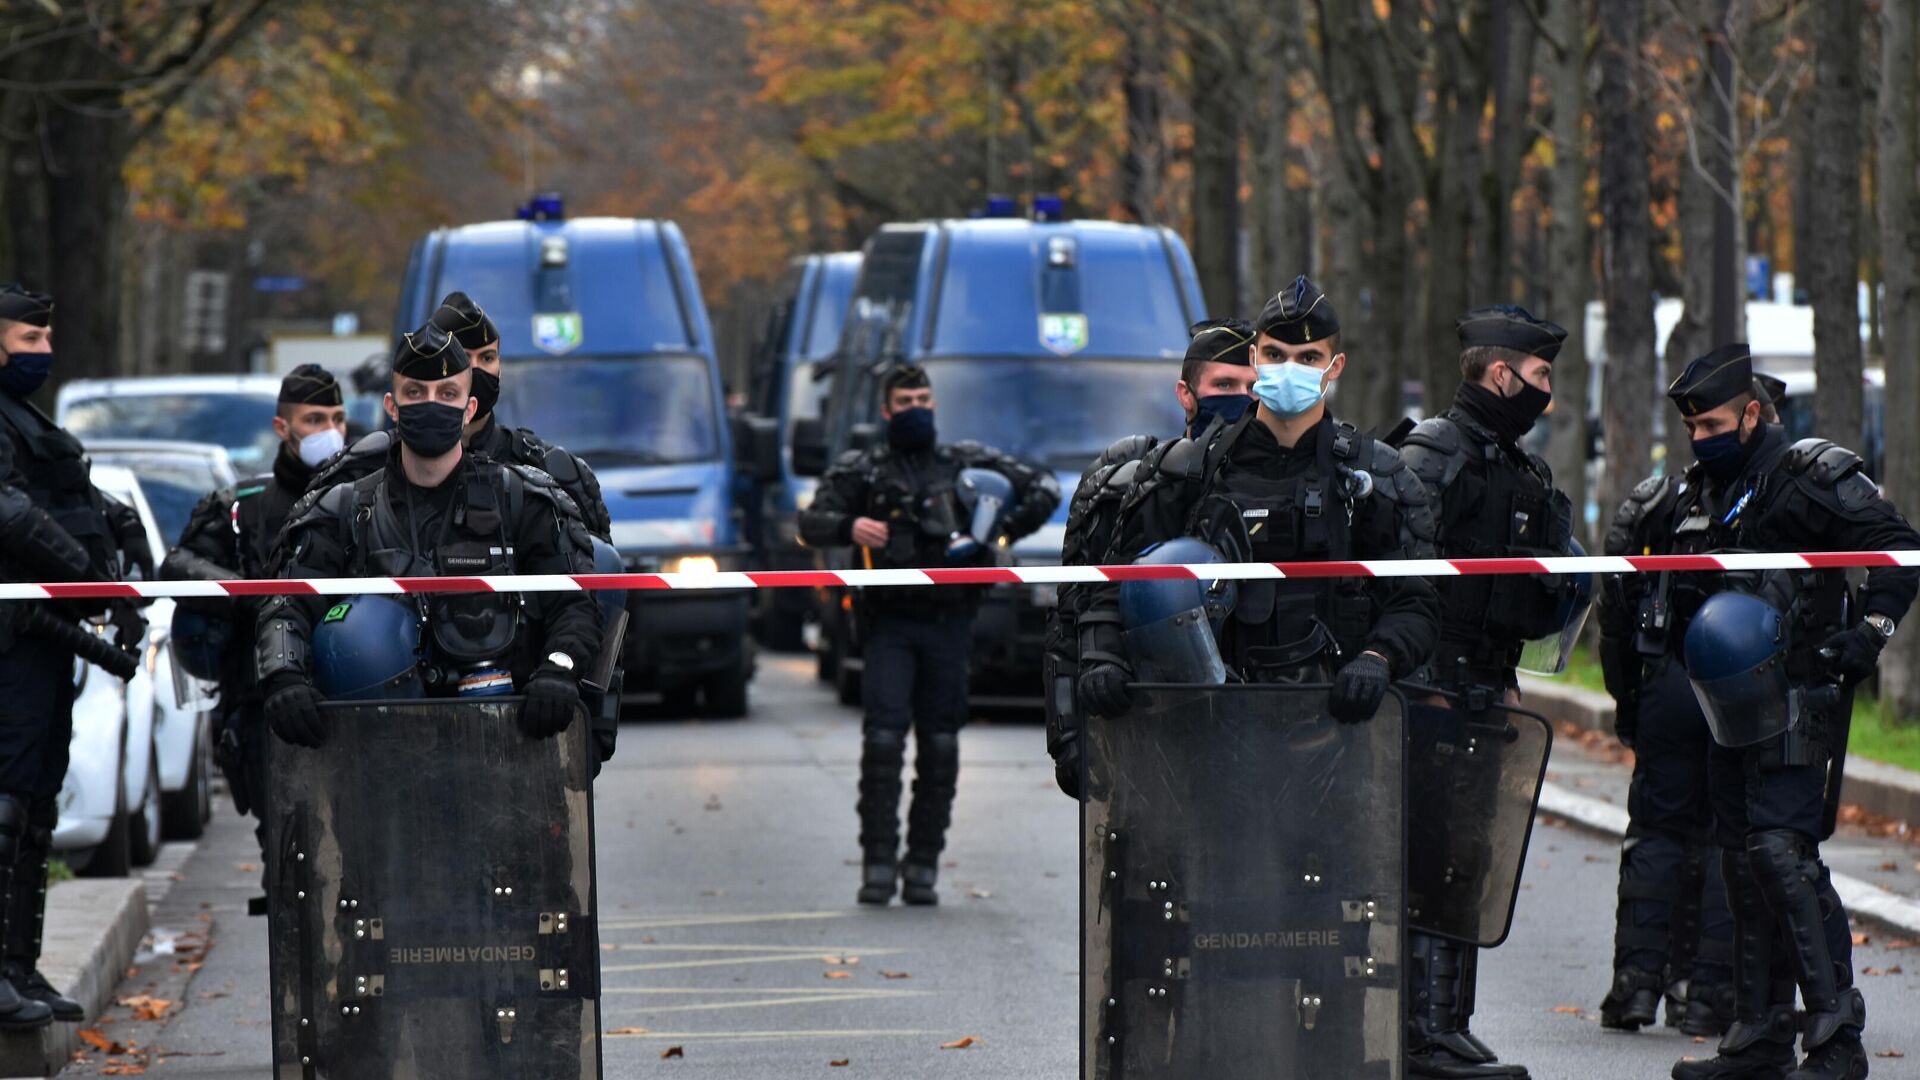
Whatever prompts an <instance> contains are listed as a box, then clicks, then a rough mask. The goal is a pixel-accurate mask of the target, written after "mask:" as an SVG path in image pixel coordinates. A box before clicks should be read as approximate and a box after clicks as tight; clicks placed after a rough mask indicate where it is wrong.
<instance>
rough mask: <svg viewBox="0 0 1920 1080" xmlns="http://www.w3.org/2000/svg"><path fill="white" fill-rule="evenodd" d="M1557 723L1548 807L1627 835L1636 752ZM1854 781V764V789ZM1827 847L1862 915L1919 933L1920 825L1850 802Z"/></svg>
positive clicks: (1838, 885) (1852, 905)
mask: <svg viewBox="0 0 1920 1080" xmlns="http://www.w3.org/2000/svg"><path fill="white" fill-rule="evenodd" d="M1556 689H1557V688H1556ZM1525 694H1526V698H1525V702H1524V704H1525V706H1526V707H1528V708H1532V709H1535V710H1536V711H1540V712H1542V713H1543V714H1545V715H1547V716H1548V717H1549V718H1550V719H1555V718H1556V717H1555V714H1556V713H1558V712H1560V710H1558V709H1549V708H1543V706H1545V705H1547V704H1548V703H1547V702H1546V701H1545V700H1543V698H1545V697H1546V696H1548V695H1547V694H1546V692H1545V691H1543V690H1542V689H1540V688H1539V686H1538V685H1537V684H1535V685H1530V686H1528V687H1527V688H1526V690H1525ZM1587 696H1589V697H1591V696H1597V695H1587ZM1554 727H1555V730H1554V742H1553V756H1552V758H1551V759H1550V760H1549V761H1548V763H1547V784H1546V786H1545V788H1543V789H1542V791H1541V794H1540V812H1541V814H1543V815H1547V814H1551V815H1553V816H1555V817H1559V818H1563V819H1565V820H1567V821H1569V822H1571V823H1573V824H1576V825H1579V826H1582V827H1584V828H1587V829H1590V830H1593V831H1596V832H1601V833H1605V834H1608V835H1611V836H1615V837H1618V836H1623V835H1624V834H1625V833H1626V828H1627V782H1628V780H1629V779H1630V778H1631V776H1632V769H1633V758H1632V755H1631V753H1630V752H1629V751H1627V750H1625V749H1624V748H1623V747H1621V746H1620V744H1619V743H1618V742H1616V741H1615V740H1614V739H1613V737H1612V736H1611V735H1610V734H1606V733H1605V732H1601V731H1593V730H1588V729H1585V728H1583V727H1582V726H1581V725H1579V724H1578V723H1576V722H1575V721H1572V720H1566V719H1558V722H1557V723H1556V724H1555V725H1554ZM1851 764H1852V763H1851V762H1849V766H1851ZM1893 771H1895V772H1902V771H1904V770H1893ZM1852 785H1853V776H1852V772H1851V768H1850V769H1849V774H1848V786H1849V788H1850V789H1851V787H1852ZM1820 853H1821V857H1822V858H1823V859H1825V860H1826V863H1827V866H1828V867H1830V868H1831V869H1832V870H1833V881H1834V888H1835V889H1836V890H1838V891H1839V893H1840V898H1841V900H1842V901H1843V902H1844V903H1845V904H1846V905H1847V912H1848V914H1850V915H1851V916H1852V917H1853V918H1854V919H1855V920H1856V921H1858V920H1862V919H1865V920H1868V921H1871V922H1873V923H1876V924H1878V925H1879V926H1880V927H1881V928H1882V929H1883V930H1885V931H1888V932H1891V933H1896V934H1900V935H1904V936H1908V937H1914V936H1920V834H1916V832H1915V830H1914V829H1913V828H1911V827H1907V826H1905V825H1904V824H1903V823H1901V822H1895V821H1891V820H1889V819H1885V818H1880V817H1877V816H1874V815H1870V814H1867V813H1864V812H1862V811H1860V810H1859V809H1858V808H1857V807H1855V808H1851V810H1850V812H1843V814H1842V824H1841V826H1840V829H1839V831H1838V832H1836V833H1835V834H1834V836H1833V839H1831V840H1829V841H1827V842H1826V843H1824V844H1821V845H1820Z"/></svg>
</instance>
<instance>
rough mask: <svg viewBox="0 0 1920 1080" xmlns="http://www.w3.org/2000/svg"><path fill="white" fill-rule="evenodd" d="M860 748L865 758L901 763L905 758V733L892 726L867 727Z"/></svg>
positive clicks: (895, 763)
mask: <svg viewBox="0 0 1920 1080" xmlns="http://www.w3.org/2000/svg"><path fill="white" fill-rule="evenodd" d="M860 749H861V754H862V756H863V757H864V758H865V759H867V760H873V761H881V762H890V763H892V764H894V765H900V764H903V763H904V762H905V761H906V758H907V733H906V732H904V731H899V730H897V729H894V728H868V729H867V733H866V736H865V737H864V738H863V739H862V740H861V747H860Z"/></svg>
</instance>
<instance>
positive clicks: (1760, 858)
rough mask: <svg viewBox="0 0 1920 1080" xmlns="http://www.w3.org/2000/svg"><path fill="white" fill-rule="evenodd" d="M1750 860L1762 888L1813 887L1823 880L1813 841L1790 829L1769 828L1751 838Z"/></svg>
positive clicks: (1750, 836)
mask: <svg viewBox="0 0 1920 1080" xmlns="http://www.w3.org/2000/svg"><path fill="white" fill-rule="evenodd" d="M1747 861H1748V863H1749V864H1750V865H1751V866H1752V868H1753V875H1754V877H1755V878H1756V879H1757V880H1758V882H1759V883H1760V885H1761V887H1763V888H1767V887H1783V888H1791V889H1799V888H1802V887H1805V888H1809V889H1811V888H1813V887H1815V886H1816V885H1817V884H1818V882H1819V880H1820V871H1821V870H1822V869H1824V868H1823V867H1821V866H1820V861H1819V859H1818V858H1817V857H1816V856H1815V854H1814V848H1813V842H1812V841H1811V840H1809V839H1807V838H1806V837H1805V836H1804V835H1802V834H1800V833H1797V832H1794V831H1792V830H1790V829H1765V830H1762V831H1760V832H1756V833H1753V834H1751V835H1749V836H1748V837H1747Z"/></svg>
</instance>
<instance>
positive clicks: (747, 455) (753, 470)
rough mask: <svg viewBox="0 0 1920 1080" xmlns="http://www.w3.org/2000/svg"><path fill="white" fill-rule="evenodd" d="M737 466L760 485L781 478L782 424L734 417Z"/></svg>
mask: <svg viewBox="0 0 1920 1080" xmlns="http://www.w3.org/2000/svg"><path fill="white" fill-rule="evenodd" d="M733 458H734V462H735V465H736V467H737V468H738V469H739V470H740V471H741V472H743V473H746V474H747V475H748V476H751V477H752V478H753V479H755V480H757V481H760V482H761V483H766V484H770V483H773V482H774V481H776V480H778V479H780V421H778V420H775V419H774V418H773V417H771V416H755V415H754V414H752V413H741V414H739V415H737V416H735V417H734V418H733Z"/></svg>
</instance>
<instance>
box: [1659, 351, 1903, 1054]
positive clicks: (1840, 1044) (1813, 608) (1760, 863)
mask: <svg viewBox="0 0 1920 1080" xmlns="http://www.w3.org/2000/svg"><path fill="white" fill-rule="evenodd" d="M1753 387H1754V383H1753V367H1752V360H1751V356H1750V354H1749V352H1748V349H1747V346H1745V345H1744V344H1735V345H1727V346H1722V347H1721V348H1718V349H1715V350H1714V351H1713V352H1711V353H1708V354H1707V355H1705V356H1702V357H1700V358H1698V359H1696V360H1694V361H1693V362H1692V363H1690V364H1688V365H1687V367H1686V369H1685V370H1684V371H1682V372H1681V373H1680V376H1679V378H1677V379H1675V380H1674V381H1673V384H1672V385H1671V386H1670V387H1669V388H1668V390H1667V396H1668V397H1669V398H1671V399H1672V400H1673V403H1674V405H1675V407H1676V408H1677V409H1678V411H1679V413H1680V418H1681V422H1682V423H1684V424H1685V425H1686V427H1687V431H1688V433H1689V434H1690V435H1691V437H1692V442H1693V456H1694V464H1693V466H1692V467H1691V468H1689V469H1688V471H1687V475H1686V477H1685V483H1686V489H1685V490H1684V491H1683V492H1681V493H1680V495H1679V498H1680V500H1681V502H1680V506H1679V508H1678V509H1677V510H1676V511H1675V512H1674V514H1673V521H1674V525H1673V541H1672V548H1673V550H1677V551H1851V550H1885V549H1896V548H1904V549H1914V548H1920V534H1916V533H1915V531H1914V530H1913V528H1912V527H1911V526H1909V525H1908V524H1907V522H1906V521H1905V520H1904V519H1902V518H1901V516H1900V514H1899V513H1898V512H1896V511H1895V510H1894V508H1893V505H1892V504H1891V503H1889V502H1887V500H1886V499H1885V498H1883V497H1882V496H1881V494H1880V489H1879V487H1878V485H1876V484H1875V483H1874V482H1873V480H1872V479H1871V478H1870V477H1868V476H1867V475H1866V473H1865V472H1864V470H1863V466H1862V462H1861V459H1860V457H1859V455H1857V454H1855V453H1854V452H1853V451H1851V450H1848V449H1846V448H1845V447H1842V446H1838V445H1836V444H1834V443H1832V442H1829V441H1827V440H1825V439H1818V438H1811V439H1802V440H1800V441H1798V442H1791V443H1790V442H1789V441H1788V439H1787V436H1786V433H1785V431H1784V430H1783V429H1782V428H1781V427H1779V426H1778V425H1777V424H1770V423H1767V422H1766V421H1765V419H1764V418H1763V416H1762V406H1761V402H1760V400H1759V399H1758V398H1757V397H1756V396H1755V394H1754V391H1753ZM1765 585H1766V586H1767V587H1766V588H1764V589H1756V588H1754V587H1753V586H1752V584H1751V583H1748V582H1745V581H1743V580H1742V578H1741V575H1701V574H1688V575H1676V577H1675V579H1674V580H1673V581H1672V582H1671V583H1669V584H1668V586H1667V589H1666V590H1665V597H1664V599H1662V600H1660V601H1659V604H1660V605H1662V606H1664V607H1665V609H1666V616H1665V618H1664V619H1663V620H1661V621H1659V622H1657V623H1656V624H1655V625H1652V626H1650V627H1649V630H1650V631H1651V632H1653V633H1655V634H1658V635H1660V636H1661V637H1662V639H1663V643H1664V645H1665V647H1666V650H1667V652H1668V654H1669V655H1670V656H1678V657H1680V658H1681V659H1682V662H1683V663H1685V664H1686V665H1687V667H1688V675H1689V680H1690V681H1691V682H1692V684H1693V688H1694V692H1695V694H1696V696H1697V697H1698V698H1699V699H1700V702H1701V705H1702V707H1703V710H1704V711H1705V712H1706V714H1707V718H1708V721H1709V724H1710V726H1711V727H1712V728H1713V732H1714V739H1715V742H1714V745H1713V747H1712V748H1711V750H1710V751H1709V757H1708V784H1709V791H1710V796H1711V800H1712V806H1713V816H1714V831H1715V839H1716V840H1717V841H1718V843H1719V845H1720V849H1721V852H1720V855H1721V869H1722V872H1723V874H1724V876H1725V878H1726V888H1727V896H1728V900H1729V902H1730V905H1731V907H1732V910H1733V921H1734V963H1733V973H1734V997H1735V1001H1734V1009H1735V1019H1734V1022H1733V1025H1732V1026H1731V1027H1730V1028H1729V1029H1728V1031H1727V1034H1726V1036H1725V1038H1723V1039H1722V1040H1721V1042H1720V1047H1719V1053H1718V1055H1716V1056H1715V1057H1713V1058H1711V1059H1708V1060H1692V1059H1688V1060H1683V1061H1681V1062H1680V1063H1678V1064H1676V1065H1675V1066H1674V1069H1673V1075H1674V1076H1675V1077H1676V1078H1677V1080H1728V1078H1749V1077H1768V1078H1773V1077H1779V1076H1782V1075H1783V1074H1784V1075H1785V1076H1787V1077H1790V1078H1791V1080H1816V1078H1832V1080H1839V1078H1853V1077H1861V1076H1865V1075H1866V1074H1867V1058H1866V1052H1865V1050H1864V1049H1863V1048H1862V1046H1861V1041H1860V1034H1861V1031H1862V1029H1863V1028H1864V1027H1865V1025H1866V1000H1865V998H1864V997H1863V996H1862V995H1861V993H1860V991H1859V990H1858V988H1856V987H1855V986H1854V985H1853V963H1852V938H1851V936H1850V933H1849V930H1848V926H1847V914H1846V909H1845V908H1844V907H1843V906H1842V904H1841V902H1840V897H1839V896H1838V895H1837V894H1836V893H1835V892H1834V889H1833V884H1832V881H1831V878H1830V877H1829V875H1828V873H1827V868H1826V866H1825V864H1823V863H1822V862H1821V860H1820V847H1819V845H1820V842H1821V841H1822V840H1825V839H1826V838H1827V837H1828V836H1829V835H1831V834H1832V831H1833V825H1834V817H1833V814H1834V811H1835V810H1836V809H1837V806H1838V803H1837V800H1838V797H1839V794H1840V792H1839V780H1840V776H1839V770H1838V766H1839V764H1840V763H1841V762H1843V761H1844V757H1845V749H1846V729H1847V724H1848V721H1849V719H1850V717H1851V711H1852V706H1851V691H1852V688H1853V687H1855V686H1857V685H1858V684H1859V683H1860V682H1862V681H1863V680H1865V679H1867V678H1869V677H1871V676H1872V675H1873V673H1874V671H1875V669H1876V667H1877V665H1878V661H1879V656H1880V651H1881V650H1882V649H1883V648H1884V647H1885V646H1886V643H1887V641H1888V640H1889V639H1890V638H1891V637H1892V636H1893V634H1894V631H1895V628H1896V625H1897V623H1898V621H1899V620H1900V618H1901V617H1903V616H1904V615H1905V614H1906V612H1907V609H1908V607H1909V606H1911V605H1912V603H1913V599H1914V595H1915V592H1916V591H1920V571H1916V570H1912V569H1906V568H1897V567H1876V568H1874V569H1872V570H1870V571H1869V572H1868V574H1867V580H1866V585H1865V587H1864V588H1863V589H1861V590H1859V591H1858V592H1857V593H1856V592H1855V591H1854V590H1852V589H1851V588H1849V586H1848V582H1847V578H1846V574H1845V573H1844V572H1843V571H1838V570H1808V571H1800V572H1796V573H1792V574H1789V575H1785V576H1784V579H1783V578H1782V577H1780V576H1773V577H1771V578H1769V579H1768V580H1767V581H1766V582H1765ZM1756 592H1760V593H1765V594H1766V598H1765V599H1764V600H1763V599H1761V598H1760V597H1758V596H1754V595H1739V594H1751V593H1756ZM1746 601H1755V602H1757V603H1759V604H1760V605H1761V606H1763V607H1768V608H1769V609H1770V610H1772V611H1773V612H1774V613H1775V617H1776V618H1777V620H1778V621H1777V629H1778V633H1777V634H1776V635H1775V636H1776V638H1777V640H1778V641H1779V642H1780V645H1779V651H1778V654H1777V656H1762V657H1751V656H1742V655H1736V654H1738V653H1741V652H1742V650H1743V648H1745V647H1746V646H1748V645H1750V644H1751V642H1748V641H1745V640H1744V636H1750V635H1751V631H1752V629H1753V626H1754V619H1753V617H1752V614H1753V613H1752V612H1746V613H1742V612H1740V611H1737V610H1735V608H1736V607H1738V606H1739V605H1741V604H1743V603H1745V602H1746ZM1749 606H1750V605H1749ZM1722 609H1724V610H1722ZM1755 610H1756V611H1757V610H1758V609H1755ZM1713 612H1718V615H1713V614H1712V613H1713ZM1710 615H1711V616H1712V617H1710ZM1696 618H1698V619H1700V620H1701V621H1702V623H1703V625H1702V626H1701V627H1699V628H1697V629H1699V630H1700V631H1701V637H1699V638H1696V637H1695V636H1694V634H1693V633H1692V630H1693V629H1694V628H1692V627H1691V624H1692V622H1693V621H1694V620H1695V619H1696ZM1683 647H1684V651H1683ZM1747 663H1752V664H1753V665H1754V666H1753V667H1752V668H1751V669H1749V670H1744V671H1742V672H1741V673H1740V674H1739V677H1738V678H1735V679H1732V680H1731V683H1730V681H1729V680H1728V679H1726V678H1724V676H1726V675H1727V671H1726V670H1723V669H1724V668H1726V667H1727V666H1728V665H1735V666H1738V665H1743V664H1747ZM1762 675H1768V676H1770V677H1771V676H1777V680H1773V681H1768V680H1765V679H1762V678H1761V676H1762ZM1765 685H1774V686H1777V688H1778V693H1776V694H1773V695H1771V699H1772V705H1773V707H1771V708H1760V707H1759V703H1757V702H1752V701H1742V702H1739V703H1735V702H1733V701H1731V700H1730V699H1729V698H1728V696H1727V695H1729V694H1732V695H1734V696H1738V694H1739V693H1740V692H1742V690H1743V689H1751V688H1752V687H1754V686H1765ZM1736 705H1737V707H1736ZM1716 717H1718V718H1719V719H1718V720H1716ZM1730 717H1737V718H1739V719H1744V720H1745V721H1748V722H1751V723H1755V724H1757V723H1760V722H1762V721H1766V722H1768V723H1770V724H1771V726H1763V727H1758V728H1753V727H1750V728H1748V729H1745V730H1744V731H1743V732H1740V733H1736V732H1735V731H1734V730H1733V729H1735V728H1738V727H1739V725H1738V724H1733V725H1729V723H1728V722H1727V721H1728V719H1729V718H1730ZM1774 721H1777V723H1773V722H1774ZM1796 986H1797V988H1798V990H1799V995H1800V1000H1801V1001H1802V1003H1803V1004H1804V1006H1805V1012H1804V1015H1801V1014H1796V1013H1795V1011H1794V990H1795V988H1796ZM1796 1036H1799V1037H1800V1041H1801V1048H1802V1050H1803V1053H1804V1056H1803V1057H1801V1058H1800V1059H1799V1062H1798V1065H1797V1067H1796V1064H1795V1054H1794V1042H1795V1038H1796Z"/></svg>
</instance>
